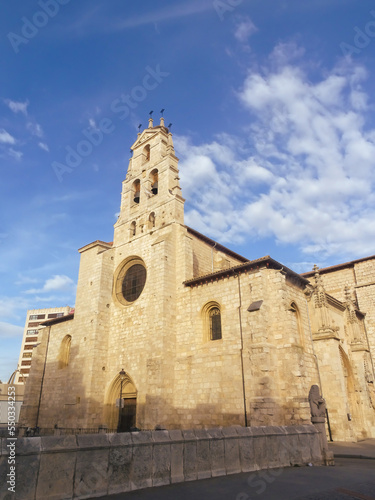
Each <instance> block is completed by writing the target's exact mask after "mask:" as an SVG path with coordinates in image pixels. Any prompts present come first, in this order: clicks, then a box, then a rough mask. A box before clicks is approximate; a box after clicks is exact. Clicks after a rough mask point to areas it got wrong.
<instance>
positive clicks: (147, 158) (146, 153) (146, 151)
mask: <svg viewBox="0 0 375 500" xmlns="http://www.w3.org/2000/svg"><path fill="white" fill-rule="evenodd" d="M150 152H151V148H150V144H147V145H146V146H145V147H144V148H143V163H147V162H148V161H150Z"/></svg>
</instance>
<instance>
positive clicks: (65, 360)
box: [59, 335, 72, 370]
mask: <svg viewBox="0 0 375 500" xmlns="http://www.w3.org/2000/svg"><path fill="white" fill-rule="evenodd" d="M71 343H72V337H71V336H70V335H65V337H64V338H63V339H62V342H61V345H60V351H59V369H60V370H61V369H62V368H65V367H67V366H68V364H69V355H70V345H71Z"/></svg>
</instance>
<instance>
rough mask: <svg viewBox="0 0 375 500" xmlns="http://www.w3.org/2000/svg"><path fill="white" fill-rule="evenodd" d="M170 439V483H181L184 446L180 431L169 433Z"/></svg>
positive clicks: (182, 478) (182, 479)
mask: <svg viewBox="0 0 375 500" xmlns="http://www.w3.org/2000/svg"><path fill="white" fill-rule="evenodd" d="M169 437H170V439H171V482H172V483H181V482H183V481H184V458H183V457H184V445H183V436H182V432H181V431H180V430H171V431H169Z"/></svg>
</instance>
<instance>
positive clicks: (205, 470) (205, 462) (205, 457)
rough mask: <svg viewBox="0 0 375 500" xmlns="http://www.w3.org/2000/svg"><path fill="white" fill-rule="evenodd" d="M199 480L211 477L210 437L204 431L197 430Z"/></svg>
mask: <svg viewBox="0 0 375 500" xmlns="http://www.w3.org/2000/svg"><path fill="white" fill-rule="evenodd" d="M195 436H196V438H197V472H198V479H207V478H209V477H211V457H210V436H209V434H208V432H207V431H206V430H204V429H196V430H195Z"/></svg>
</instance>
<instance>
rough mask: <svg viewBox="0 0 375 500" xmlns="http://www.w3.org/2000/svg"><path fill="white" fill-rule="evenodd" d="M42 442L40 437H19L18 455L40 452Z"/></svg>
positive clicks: (17, 443) (17, 444)
mask: <svg viewBox="0 0 375 500" xmlns="http://www.w3.org/2000/svg"><path fill="white" fill-rule="evenodd" d="M41 449H42V442H41V438H40V437H25V438H18V439H17V442H16V453H17V455H30V454H31V453H36V454H37V453H40V452H41Z"/></svg>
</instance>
